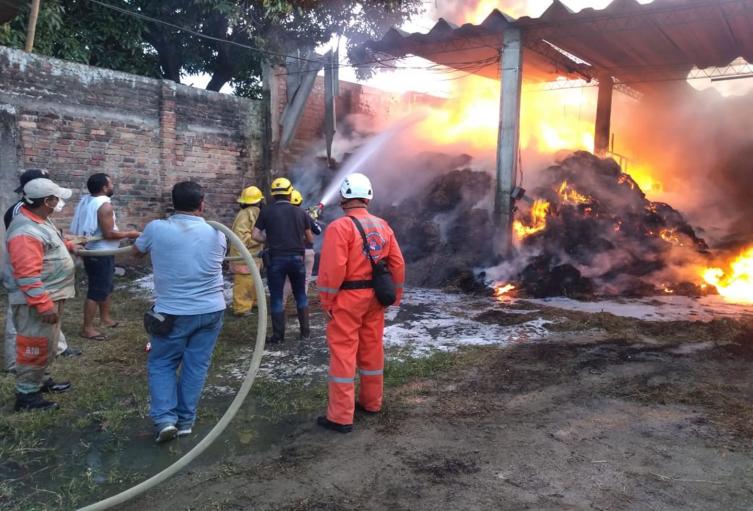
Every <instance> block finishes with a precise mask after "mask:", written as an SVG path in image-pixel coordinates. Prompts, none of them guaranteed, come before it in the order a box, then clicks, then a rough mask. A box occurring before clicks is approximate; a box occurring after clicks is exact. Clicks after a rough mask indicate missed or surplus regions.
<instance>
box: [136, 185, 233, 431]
mask: <svg viewBox="0 0 753 511" xmlns="http://www.w3.org/2000/svg"><path fill="white" fill-rule="evenodd" d="M172 198H173V208H174V209H175V214H174V215H172V216H171V217H169V218H168V219H166V220H154V221H152V222H150V223H149V224H147V226H146V228H145V229H144V232H143V234H141V236H139V237H138V238H137V239H136V241H135V243H134V252H135V253H136V254H137V255H144V254H147V253H149V254H151V257H152V267H153V269H154V294H155V304H154V312H156V313H158V314H160V315H163V316H165V317H166V318H167V320H168V321H170V320H172V321H173V325H172V329H171V330H170V332H169V333H167V334H164V335H156V334H151V335H150V342H151V351H149V356H148V360H147V373H148V376H149V395H150V398H151V405H150V410H149V414H150V415H151V417H152V420H153V421H154V426H155V430H156V433H157V435H156V441H157V442H158V443H161V442H166V441H168V440H172V439H173V438H175V437H176V436H185V435H189V434H190V433H191V428H192V426H193V423H194V421H195V419H196V406H197V404H198V402H199V397H200V396H201V391H202V389H203V387H204V381H205V379H206V375H207V370H208V369H209V364H210V362H211V359H212V352H213V351H214V345H215V342H216V341H217V336H218V335H219V334H220V330H222V318H223V313H224V310H225V298H224V296H223V279H222V260H223V258H224V257H225V251H226V248H227V240H226V239H225V236H224V234H222V233H221V232H219V231H217V230H215V229H214V228H213V227H212V226H210V225H209V224H207V223H206V222H205V221H204V218H202V214H203V212H204V191H203V189H202V188H201V186H199V185H198V184H197V183H194V182H191V181H183V182H181V183H178V184H176V185H175V186H174V187H173V191H172ZM179 368H180V375H178V374H177V373H178V369H179Z"/></svg>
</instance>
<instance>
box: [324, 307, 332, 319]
mask: <svg viewBox="0 0 753 511" xmlns="http://www.w3.org/2000/svg"><path fill="white" fill-rule="evenodd" d="M324 313H325V314H326V315H327V318H329V319H334V316H333V315H332V309H324Z"/></svg>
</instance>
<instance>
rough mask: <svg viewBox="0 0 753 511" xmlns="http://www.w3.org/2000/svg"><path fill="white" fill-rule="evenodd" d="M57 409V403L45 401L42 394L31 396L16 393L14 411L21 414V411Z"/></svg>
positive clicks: (35, 393) (36, 393)
mask: <svg viewBox="0 0 753 511" xmlns="http://www.w3.org/2000/svg"><path fill="white" fill-rule="evenodd" d="M57 407H58V404H57V403H53V402H52V401H47V400H45V399H44V398H43V397H42V393H41V392H39V391H37V392H33V393H31V394H22V393H20V392H16V405H15V406H14V407H13V409H14V410H15V411H17V412H20V411H21V410H54V409H55V408H57Z"/></svg>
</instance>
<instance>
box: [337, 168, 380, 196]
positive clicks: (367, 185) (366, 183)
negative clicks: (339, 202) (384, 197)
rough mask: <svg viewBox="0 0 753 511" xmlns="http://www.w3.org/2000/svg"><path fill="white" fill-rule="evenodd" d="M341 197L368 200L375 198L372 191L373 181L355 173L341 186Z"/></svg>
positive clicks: (344, 180)
mask: <svg viewBox="0 0 753 511" xmlns="http://www.w3.org/2000/svg"><path fill="white" fill-rule="evenodd" d="M340 195H342V197H343V199H368V200H371V199H373V198H374V191H373V190H372V189H371V181H370V180H369V178H368V177H366V176H364V175H363V174H361V173H358V172H355V173H353V174H351V175H349V176H348V177H346V178H345V179H343V182H342V185H340Z"/></svg>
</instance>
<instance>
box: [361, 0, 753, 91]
mask: <svg viewBox="0 0 753 511" xmlns="http://www.w3.org/2000/svg"><path fill="white" fill-rule="evenodd" d="M509 27H518V28H520V29H522V32H523V40H524V44H525V50H524V69H523V73H524V76H525V77H526V78H527V79H531V80H548V79H552V78H554V77H556V76H557V75H560V76H567V75H569V76H573V75H578V74H581V75H586V76H597V75H599V74H600V73H603V72H606V73H609V74H610V75H611V76H614V77H616V78H617V79H618V80H620V81H622V82H625V83H631V84H635V86H637V87H638V88H644V89H645V88H647V87H649V85H648V84H650V83H653V82H659V81H665V80H682V79H684V78H685V77H686V76H687V74H688V72H689V71H690V70H691V69H692V68H693V67H694V66H695V67H699V68H705V67H712V66H717V67H721V66H726V65H727V64H729V63H730V62H731V61H733V60H734V59H735V58H737V57H743V58H745V59H746V60H748V61H749V62H753V0H713V1H710V0H655V1H654V2H652V3H650V4H639V3H638V2H637V1H636V0H614V1H613V2H612V3H611V4H609V5H608V6H607V7H605V8H604V9H592V8H588V9H583V10H581V11H579V12H573V11H571V10H570V9H568V8H567V7H566V6H565V5H564V4H563V3H561V2H560V1H559V0H555V1H554V2H553V3H552V5H551V6H550V7H549V8H548V9H547V10H546V11H545V12H544V13H543V14H542V15H541V16H539V17H538V18H531V17H527V16H526V17H522V18H519V19H514V18H512V17H510V16H508V15H506V14H504V13H502V12H500V11H498V10H495V11H493V12H492V13H491V14H490V15H489V17H487V18H486V19H485V20H484V21H483V22H482V23H481V24H479V25H471V24H466V25H463V26H461V27H457V26H454V25H452V24H450V23H448V22H447V21H445V20H443V19H440V20H439V21H438V22H437V24H436V25H435V26H434V27H433V28H432V29H431V30H430V31H429V32H428V33H426V34H420V33H414V34H407V33H405V32H402V31H399V30H396V29H393V30H390V31H389V32H387V33H386V34H385V35H384V37H383V38H382V39H381V40H379V41H372V42H370V43H367V44H366V47H367V48H368V49H370V50H372V51H374V52H377V53H381V54H388V55H391V56H394V57H399V56H405V55H409V54H413V55H418V56H420V57H424V58H427V59H429V60H432V61H434V62H437V63H439V64H444V65H447V66H448V67H452V68H455V69H462V70H466V71H469V72H473V73H476V74H480V75H483V76H488V77H492V78H498V76H499V69H498V65H497V63H496V59H497V57H498V54H499V50H500V48H501V46H502V33H503V32H504V31H505V29H507V28H509ZM557 49H562V50H565V52H566V53H569V54H571V56H568V55H566V54H564V53H562V52H561V51H558V50H557ZM570 57H574V58H570ZM579 59H580V60H583V61H585V62H587V63H588V64H590V66H589V65H584V64H582V63H579Z"/></svg>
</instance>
